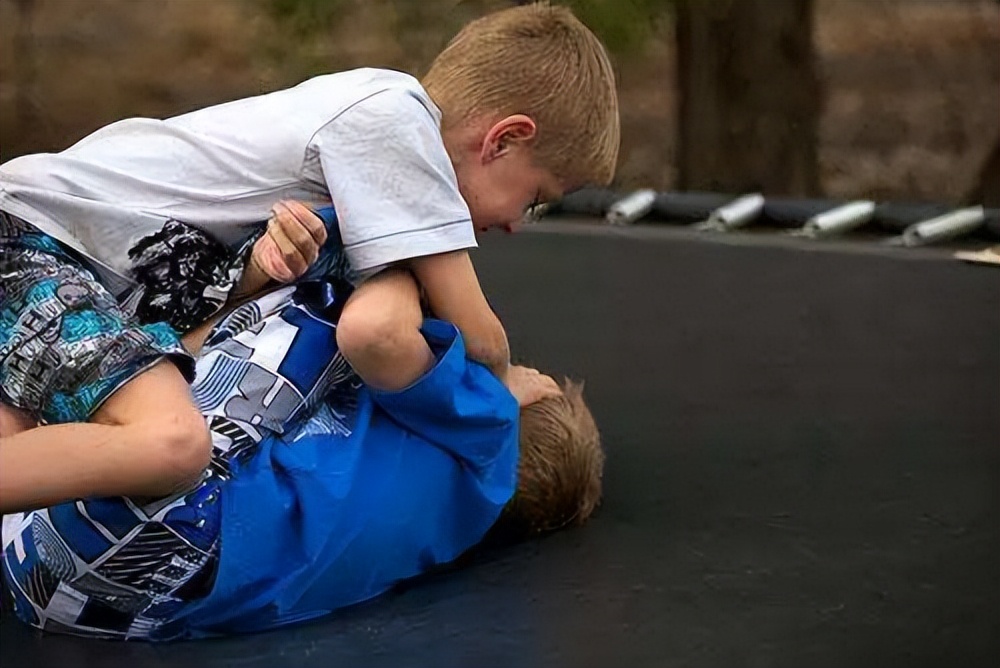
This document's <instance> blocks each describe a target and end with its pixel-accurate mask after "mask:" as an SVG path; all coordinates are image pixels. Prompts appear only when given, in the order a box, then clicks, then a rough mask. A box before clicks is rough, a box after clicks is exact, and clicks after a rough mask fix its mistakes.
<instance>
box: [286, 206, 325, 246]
mask: <svg viewBox="0 0 1000 668" xmlns="http://www.w3.org/2000/svg"><path fill="white" fill-rule="evenodd" d="M274 210H275V214H278V215H279V217H281V216H282V214H284V215H285V216H288V217H291V218H292V219H294V220H295V221H296V222H297V223H298V224H299V225H300V226H301V227H302V228H303V229H304V230H305V232H307V233H308V234H309V236H310V237H311V238H312V241H311V242H307V241H306V240H305V239H304V237H303V243H310V244H315V246H316V247H317V248H319V247H320V246H322V245H323V244H324V243H326V226H324V225H323V221H322V220H321V219H320V217H319V216H317V215H316V214H315V213H313V212H312V210H311V209H310V208H309V207H307V206H306V205H304V204H302V203H301V202H296V201H295V200H285V201H282V202H278V203H277V204H276V205H275V207H274Z"/></svg>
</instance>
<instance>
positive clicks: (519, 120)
mask: <svg viewBox="0 0 1000 668" xmlns="http://www.w3.org/2000/svg"><path fill="white" fill-rule="evenodd" d="M537 135H538V127H537V126H536V125H535V121H534V120H532V118H531V117H530V116H525V115H524V114H514V115H513V116H508V117H507V118H504V119H502V120H500V121H497V122H496V123H494V124H493V126H492V127H491V128H490V129H489V130H487V131H486V135H485V136H484V137H483V147H482V155H481V158H482V161H483V163H487V162H491V161H493V160H495V159H497V158H499V157H501V156H503V155H506V154H507V153H509V152H510V150H511V149H512V148H514V147H515V146H530V145H531V142H532V141H533V140H534V139H535V137H536V136H537Z"/></svg>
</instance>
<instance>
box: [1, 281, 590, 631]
mask: <svg viewBox="0 0 1000 668" xmlns="http://www.w3.org/2000/svg"><path fill="white" fill-rule="evenodd" d="M349 294H350V295H351V296H350V297H349V298H348V295H349ZM385 314H392V315H391V318H394V319H395V320H396V323H395V324H396V327H395V331H402V330H405V329H406V328H407V327H409V326H411V325H412V324H414V323H421V320H422V315H421V311H420V306H419V298H418V289H417V286H416V283H415V282H414V281H413V279H412V277H410V276H409V275H408V274H407V273H405V272H401V271H389V272H385V273H382V274H380V275H378V276H376V277H374V278H372V279H371V280H369V281H367V282H366V283H365V284H363V285H362V286H361V287H360V288H359V289H357V290H356V291H354V292H353V294H351V289H350V286H348V285H346V284H344V283H338V282H336V281H330V280H320V281H306V282H303V283H300V284H299V285H297V286H288V287H284V288H281V289H279V290H277V291H275V292H272V293H270V294H268V295H266V296H263V297H260V298H258V299H256V300H254V301H251V302H248V303H246V304H244V305H243V306H241V307H239V308H237V309H236V310H234V311H233V312H232V313H230V314H229V315H228V316H226V317H225V318H224V319H223V320H222V321H220V322H219V323H218V324H217V325H216V326H215V327H214V328H213V329H212V331H211V333H210V335H208V337H207V340H206V341H205V344H204V349H203V351H202V352H201V355H200V357H199V360H198V367H197V378H196V380H195V383H194V385H193V392H194V396H195V399H196V403H197V404H198V406H199V410H200V411H201V412H202V414H203V415H204V416H205V418H206V419H207V423H208V425H209V427H210V431H211V434H212V438H213V458H212V463H211V466H210V467H209V468H208V469H206V471H205V472H204V474H203V476H202V479H201V480H200V481H199V482H198V483H197V484H196V485H194V486H193V487H191V488H190V489H187V490H184V491H183V492H181V493H179V494H175V495H172V496H169V497H166V498H158V499H129V498H99V499H85V500H80V501H76V502H71V503H65V504H60V505H56V506H51V507H49V508H45V509H41V510H38V511H34V512H32V513H29V514H27V515H24V516H20V517H17V518H15V519H13V520H12V521H11V522H8V523H7V525H8V526H7V527H6V529H7V530H5V532H4V541H3V547H4V550H3V572H4V577H5V578H6V580H7V583H8V585H9V588H10V591H11V592H12V594H13V597H14V607H15V610H16V613H17V615H18V616H19V617H20V618H21V619H22V620H24V621H26V622H27V623H29V624H32V625H35V626H38V627H40V628H43V629H46V630H50V631H55V632H66V633H74V634H80V635H90V636H99V637H108V638H121V639H126V638H141V639H154V640H166V639H172V638H179V637H200V636H204V635H211V634H217V633H231V632H249V631H257V630H263V629H268V628H274V627H278V626H282V625H286V624H290V623H294V622H297V621H302V620H306V619H311V618H314V617H317V616H320V615H323V614H326V613H327V612H329V611H331V610H334V609H337V608H341V607H344V606H347V605H350V604H353V603H356V602H359V601H363V600H366V599H368V598H371V597H373V596H376V595H378V594H380V593H382V592H384V591H386V590H387V589H389V588H390V587H392V586H393V585H394V584H395V583H396V582H398V581H400V580H402V579H405V578H408V577H412V576H414V575H417V574H419V573H421V572H424V571H426V570H427V569H429V568H431V567H433V566H435V565H437V564H441V563H447V562H449V561H451V560H453V559H455V558H456V557H458V556H459V555H460V554H461V553H462V552H464V551H465V550H467V549H468V548H470V547H472V546H473V545H475V544H476V543H478V542H480V541H481V540H482V538H483V537H484V536H485V535H486V533H487V531H489V530H490V529H491V527H496V528H497V529H498V530H499V529H500V528H503V529H505V531H507V532H509V533H510V532H512V533H514V534H515V535H518V536H524V535H533V534H537V533H540V532H542V531H546V530H551V529H554V528H558V527H560V526H564V525H566V524H569V523H573V522H575V523H582V522H583V521H585V520H586V519H587V518H588V517H589V516H590V514H591V513H592V511H593V509H594V507H595V505H596V503H597V501H598V498H599V496H600V474H601V467H602V462H603V456H602V454H601V450H600V445H599V437H598V435H597V431H596V427H595V426H594V423H593V420H592V418H591V417H590V414H589V412H588V411H587V409H586V407H585V406H584V404H583V402H582V398H581V396H580V391H579V388H575V387H567V388H566V391H565V393H564V392H563V391H560V390H558V389H557V388H555V383H554V381H552V379H551V378H548V377H547V376H543V375H542V374H539V373H538V372H536V371H533V370H530V369H525V368H523V367H512V372H511V374H510V377H509V379H508V383H509V385H510V390H509V391H508V389H507V388H505V387H504V385H503V384H502V383H500V382H499V381H498V380H497V379H496V378H495V376H493V375H492V374H491V373H490V372H489V370H488V369H487V368H486V367H484V366H482V365H480V364H478V363H476V362H472V361H470V360H469V359H467V357H466V354H465V350H464V346H463V342H462V337H461V334H460V333H459V331H458V330H457V328H456V327H455V326H454V325H451V324H449V323H446V322H443V321H438V320H423V321H422V323H421V324H420V332H421V342H420V344H418V345H416V346H413V348H412V349H411V354H410V356H409V360H407V361H406V363H404V364H403V365H402V366H401V367H400V368H401V369H402V370H403V371H402V372H401V375H400V377H398V378H394V379H393V378H386V379H385V380H386V383H385V384H387V385H399V386H401V388H400V389H396V390H379V389H372V388H369V387H366V386H363V385H362V384H361V383H360V382H359V379H358V377H357V376H356V375H355V374H354V373H353V371H352V370H351V369H350V367H349V366H348V365H347V363H346V360H345V358H344V356H343V354H342V353H341V351H340V350H338V346H337V340H338V339H339V338H340V337H339V336H338V330H337V325H336V322H337V321H338V320H347V321H355V322H364V321H365V320H366V319H369V318H374V319H375V320H376V321H378V320H382V319H383V318H389V317H390V316H387V315H385ZM203 335H204V333H203V332H195V333H193V335H192V337H190V339H189V340H188V344H189V346H190V347H191V348H192V349H197V348H198V347H199V346H200V345H201V343H200V341H198V340H197V339H198V338H199V337H201V336H203ZM414 372H416V373H417V377H416V378H408V377H406V376H407V375H408V374H412V373H414ZM519 409H520V411H519ZM519 412H520V420H519ZM519 441H520V443H519Z"/></svg>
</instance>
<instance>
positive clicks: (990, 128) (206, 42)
mask: <svg viewBox="0 0 1000 668" xmlns="http://www.w3.org/2000/svg"><path fill="white" fill-rule="evenodd" d="M510 4H513V3H512V2H510V0H508V1H506V2H503V1H500V0H0V159H2V160H8V159H10V158H13V157H15V156H17V155H20V154H23V153H32V152H40V151H52V150H60V149H62V148H65V147H67V146H69V145H70V144H72V143H73V142H75V141H76V140H78V139H80V138H81V137H83V136H84V135H86V134H87V133H89V132H91V131H92V130H94V129H96V128H98V127H100V126H102V125H105V124H107V123H110V122H112V121H115V120H118V119H120V118H124V117H128V116H154V117H165V116H170V115H174V114H178V113H182V112H184V111H188V110H191V109H195V108H198V107H201V106H205V105H209V104H213V103H217V102H222V101H226V100H230V99H234V98H237V97H242V96H247V95H253V94H257V93H261V92H266V91H271V90H275V89H278V88H283V87H287V86H290V85H293V84H295V83H297V82H299V81H301V80H303V79H305V78H307V77H309V76H312V75H315V74H320V73H326V72H330V71H335V70H341V69H348V68H352V67H358V66H369V65H371V66H384V67H392V68H397V69H402V70H405V71H408V72H411V73H413V74H416V75H417V76H419V75H420V74H422V72H423V71H424V69H425V68H426V66H427V64H428V63H429V62H430V60H431V59H432V58H433V56H434V55H435V53H437V52H438V51H439V50H440V49H441V48H442V47H443V46H444V44H445V43H446V42H447V40H448V39H449V38H450V36H451V35H453V34H454V32H455V31H456V30H458V28H459V27H460V26H461V25H462V24H463V23H465V22H466V21H468V20H469V19H472V18H474V17H476V16H478V15H480V14H482V13H484V12H486V11H489V10H493V9H497V8H500V7H503V6H507V5H510ZM564 4H568V5H570V6H572V7H573V8H574V9H575V10H576V11H577V14H578V15H579V16H580V17H581V18H583V19H584V20H585V22H587V23H588V25H590V26H591V27H592V28H593V29H594V30H595V31H596V32H597V33H598V34H599V35H600V36H601V37H602V38H603V39H604V40H605V42H606V43H607V44H608V46H609V48H610V50H611V52H612V54H613V57H614V61H615V65H616V68H617V72H618V75H619V82H620V94H621V103H622V123H623V146H622V152H621V159H620V163H619V172H618V177H617V186H619V187H621V188H623V189H625V188H633V187H652V188H656V189H659V190H671V189H682V188H683V189H711V190H722V191H729V192H734V191H746V190H751V189H761V190H763V191H764V192H765V193H769V194H776V195H809V196H820V195H822V196H829V197H834V198H853V197H865V198H871V199H876V200H881V201H885V200H936V201H942V202H952V203H964V202H975V203H980V202H985V203H988V204H990V205H992V206H997V205H998V190H1000V3H998V2H996V0H567V1H566V2H564Z"/></svg>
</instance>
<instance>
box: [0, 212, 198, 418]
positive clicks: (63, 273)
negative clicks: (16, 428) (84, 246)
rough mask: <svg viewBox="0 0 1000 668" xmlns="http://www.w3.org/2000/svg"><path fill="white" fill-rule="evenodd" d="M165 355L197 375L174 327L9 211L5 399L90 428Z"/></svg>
mask: <svg viewBox="0 0 1000 668" xmlns="http://www.w3.org/2000/svg"><path fill="white" fill-rule="evenodd" d="M164 357H167V358H170V359H171V360H172V361H173V362H174V363H175V364H177V366H178V368H180V369H181V372H182V373H184V374H185V375H186V376H187V377H188V378H189V379H190V378H191V377H192V375H193V367H194V363H193V360H192V358H191V356H190V355H189V354H188V353H187V351H186V350H185V349H184V347H183V346H182V345H181V343H180V340H179V339H178V337H177V334H176V332H175V331H174V330H173V328H171V327H170V325H167V324H164V323H156V324H148V325H140V324H139V323H138V322H137V321H136V319H135V317H134V316H133V315H132V313H131V311H130V310H129V309H128V308H127V307H125V306H123V305H121V304H119V303H118V302H117V301H116V300H115V298H114V297H113V296H112V295H111V293H110V292H109V291H108V290H107V289H106V288H105V287H104V286H103V285H102V284H101V283H100V282H99V281H98V280H97V278H96V277H95V276H94V274H93V273H92V272H91V271H90V270H89V269H88V268H87V267H86V266H85V264H84V263H83V261H82V260H80V259H78V258H77V257H76V256H75V255H73V254H71V252H69V251H67V250H66V249H65V248H64V247H63V246H61V245H60V244H59V243H58V242H57V241H55V240H54V239H52V238H51V237H49V236H47V235H45V234H42V233H41V232H39V231H38V230H36V229H35V228H33V227H31V226H30V225H28V224H27V223H24V222H23V221H20V220H19V219H17V218H13V217H12V216H8V215H7V214H3V213H0V401H3V403H6V404H8V405H11V406H15V407H17V408H20V409H22V410H24V411H27V412H28V413H30V414H31V415H32V416H33V417H35V418H36V419H38V420H39V421H41V422H43V423H47V424H58V423H68V422H86V421H87V420H88V419H89V418H90V416H91V415H92V414H93V413H94V411H96V410H97V409H98V408H99V407H100V406H101V404H102V403H104V401H105V400H106V399H107V398H108V397H110V396H111V395H112V394H113V393H114V392H115V391H116V390H118V389H119V388H120V387H121V386H122V385H124V384H125V383H127V382H128V381H129V380H131V379H132V378H134V377H135V376H136V375H138V374H139V373H141V372H142V371H144V370H146V369H147V368H149V367H150V366H152V365H153V364H155V363H156V362H158V361H159V360H161V359H163V358H164Z"/></svg>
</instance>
